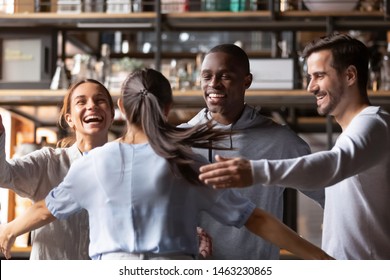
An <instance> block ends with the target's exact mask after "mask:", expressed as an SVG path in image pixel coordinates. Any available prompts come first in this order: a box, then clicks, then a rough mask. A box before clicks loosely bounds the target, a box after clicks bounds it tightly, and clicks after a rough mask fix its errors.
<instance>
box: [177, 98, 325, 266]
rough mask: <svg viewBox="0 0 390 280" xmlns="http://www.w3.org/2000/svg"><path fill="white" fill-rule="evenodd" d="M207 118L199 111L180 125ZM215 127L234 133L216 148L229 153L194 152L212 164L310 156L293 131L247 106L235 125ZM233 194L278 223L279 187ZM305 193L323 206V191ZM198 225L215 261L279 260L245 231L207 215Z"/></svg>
mask: <svg viewBox="0 0 390 280" xmlns="http://www.w3.org/2000/svg"><path fill="white" fill-rule="evenodd" d="M209 119H211V115H210V113H209V112H208V110H207V109H203V110H201V111H200V112H199V113H198V114H197V115H196V116H195V117H194V118H192V119H191V120H190V121H189V122H188V123H187V124H183V125H182V126H187V125H190V126H193V125H195V124H198V123H202V122H205V121H207V120H209ZM216 127H217V128H223V129H229V130H232V131H235V134H233V135H232V136H231V137H230V139H227V140H226V141H224V143H218V146H225V147H231V148H233V149H232V150H218V151H215V150H211V151H209V150H206V149H197V152H199V153H200V154H202V155H203V156H204V157H206V158H208V159H209V160H212V161H214V157H215V154H219V155H222V156H226V157H244V158H247V159H253V160H255V159H286V158H294V157H298V156H301V155H305V154H308V153H310V148H309V146H308V145H307V143H306V142H304V141H303V140H302V139H301V138H300V137H299V136H298V135H297V134H296V133H295V132H293V131H292V130H291V129H289V128H288V127H287V126H282V125H280V124H277V123H275V122H274V121H273V120H271V119H270V118H268V117H266V116H263V115H261V114H260V112H259V111H258V110H256V109H255V108H253V107H251V106H248V105H245V108H244V111H243V113H242V115H241V117H240V118H239V119H238V120H237V121H236V122H235V123H233V124H230V125H222V124H219V123H218V124H217V126H216ZM237 191H239V192H240V193H241V194H243V195H244V196H245V197H247V198H249V199H250V200H251V201H253V202H254V203H255V204H256V206H257V207H259V208H262V209H264V210H266V211H268V212H269V213H272V214H273V215H275V216H276V217H278V218H279V219H280V220H282V217H283V191H284V188H283V187H282V186H272V187H264V186H262V185H253V186H251V187H248V188H243V189H237ZM305 194H306V195H307V196H309V197H311V198H312V199H315V200H316V201H317V202H318V203H319V204H320V205H321V206H322V207H323V205H324V202H325V194H324V191H323V190H319V191H310V192H305ZM200 226H201V227H203V228H204V229H205V230H206V231H207V232H208V233H209V234H210V235H211V236H212V238H213V258H215V259H235V260H242V259H244V260H246V259H265V260H269V259H279V248H278V247H276V246H274V245H272V244H271V243H269V242H266V241H264V240H262V239H260V238H258V237H257V236H255V235H254V234H252V233H251V232H249V231H248V230H247V229H246V228H241V229H237V228H233V227H228V226H224V225H222V224H220V223H218V222H216V221H215V220H214V219H212V218H211V217H210V216H208V215H207V214H204V215H202V216H201V223H200Z"/></svg>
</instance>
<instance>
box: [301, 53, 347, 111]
mask: <svg viewBox="0 0 390 280" xmlns="http://www.w3.org/2000/svg"><path fill="white" fill-rule="evenodd" d="M332 59H333V57H332V53H331V51H330V50H322V51H319V52H314V53H312V54H311V55H310V56H309V57H308V59H307V68H308V71H307V72H308V75H309V77H310V83H309V85H308V87H307V89H308V91H309V92H311V93H312V94H314V95H315V97H316V99H317V111H318V113H319V114H320V115H328V114H329V115H333V116H337V115H338V114H340V113H341V112H342V111H343V110H344V108H345V107H346V106H344V103H345V105H347V103H348V100H347V99H346V98H344V97H345V92H346V81H347V80H346V79H347V75H344V73H338V72H337V71H336V69H335V68H333V67H332Z"/></svg>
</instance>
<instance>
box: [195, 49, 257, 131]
mask: <svg viewBox="0 0 390 280" xmlns="http://www.w3.org/2000/svg"><path fill="white" fill-rule="evenodd" d="M240 66H241V64H240V63H239V61H237V59H235V58H234V57H233V56H232V55H229V54H227V53H224V52H214V53H209V54H207V55H206V57H205V58H204V60H203V63H202V69H201V86H202V90H203V97H204V100H205V101H206V104H207V108H208V109H209V111H210V112H211V114H212V116H213V118H214V119H215V120H216V121H218V122H219V123H222V124H230V123H233V122H235V121H236V120H237V119H238V118H239V116H240V114H241V112H242V110H243V108H244V97H245V90H246V89H247V88H248V87H249V86H250V84H251V82H252V75H251V74H249V73H247V72H246V71H245V69H243V67H240Z"/></svg>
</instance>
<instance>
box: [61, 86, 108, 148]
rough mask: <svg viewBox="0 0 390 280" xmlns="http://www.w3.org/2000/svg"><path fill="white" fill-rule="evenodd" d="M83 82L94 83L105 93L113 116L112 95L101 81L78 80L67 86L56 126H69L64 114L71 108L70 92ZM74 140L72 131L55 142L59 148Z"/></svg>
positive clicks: (65, 128)
mask: <svg viewBox="0 0 390 280" xmlns="http://www.w3.org/2000/svg"><path fill="white" fill-rule="evenodd" d="M85 83H93V84H96V85H98V86H99V87H100V88H101V89H102V90H103V93H104V94H106V96H107V98H108V102H109V105H110V108H111V113H112V117H114V114H115V107H114V101H113V100H112V96H111V94H110V92H109V91H108V89H107V88H106V87H105V86H104V85H103V84H102V83H100V82H99V81H97V80H94V79H84V80H80V81H78V82H75V83H74V84H72V85H70V87H69V88H68V90H67V92H66V94H65V96H64V100H63V103H62V107H61V110H60V116H59V119H58V126H59V127H60V128H61V129H63V130H67V129H68V127H69V126H68V123H67V122H66V118H65V116H66V114H70V111H71V108H72V94H73V92H74V91H75V89H76V88H77V87H78V86H80V85H82V84H85ZM75 142H76V138H75V136H74V133H73V134H72V135H70V136H67V137H65V138H62V139H60V140H59V141H58V142H57V147H60V148H65V147H70V146H71V145H73V144H74V143H75Z"/></svg>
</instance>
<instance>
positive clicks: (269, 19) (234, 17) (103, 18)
mask: <svg viewBox="0 0 390 280" xmlns="http://www.w3.org/2000/svg"><path fill="white" fill-rule="evenodd" d="M329 20H331V21H332V25H333V27H334V29H336V30H337V29H343V30H346V29H359V30H372V29H373V28H374V29H378V28H380V29H388V28H390V21H389V20H387V19H386V16H385V14H384V12H381V11H374V12H360V11H352V12H337V11H335V12H312V11H305V10H303V11H286V12H280V13H272V12H271V11H244V12H183V13H164V14H162V15H161V23H162V29H163V30H176V31H178V30H187V31H191V30H197V31H202V30H204V31H210V30H230V31H234V30H245V29H249V30H260V31H262V30H274V31H278V30H286V31H287V30H290V31H300V30H307V31H312V30H317V31H324V30H326V28H327V26H328V24H329ZM362 20H364V24H362ZM156 21H157V15H156V13H155V12H142V13H128V14H107V13H75V14H71V13H20V14H0V26H1V27H7V28H19V27H25V28H36V27H52V28H60V29H137V30H152V29H153V28H155V26H156Z"/></svg>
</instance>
